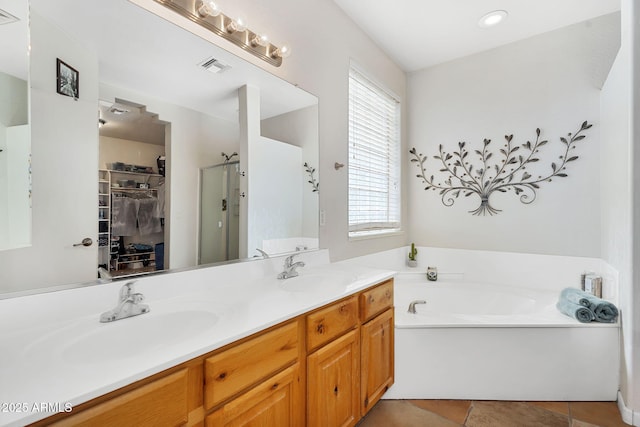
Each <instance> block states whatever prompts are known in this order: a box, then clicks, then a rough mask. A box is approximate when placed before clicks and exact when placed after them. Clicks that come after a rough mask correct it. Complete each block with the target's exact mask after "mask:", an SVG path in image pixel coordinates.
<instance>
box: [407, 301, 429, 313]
mask: <svg viewBox="0 0 640 427" xmlns="http://www.w3.org/2000/svg"><path fill="white" fill-rule="evenodd" d="M426 303H427V302H426V301H425V300H423V299H417V300H415V301H411V302H410V303H409V309H408V310H407V313H411V314H416V304H426Z"/></svg>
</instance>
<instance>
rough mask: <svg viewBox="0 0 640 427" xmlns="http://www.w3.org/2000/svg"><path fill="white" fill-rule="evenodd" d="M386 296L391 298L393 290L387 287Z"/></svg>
mask: <svg viewBox="0 0 640 427" xmlns="http://www.w3.org/2000/svg"><path fill="white" fill-rule="evenodd" d="M384 296H385V297H387V299H390V298H391V291H390V290H389V289H387V292H385V293H384Z"/></svg>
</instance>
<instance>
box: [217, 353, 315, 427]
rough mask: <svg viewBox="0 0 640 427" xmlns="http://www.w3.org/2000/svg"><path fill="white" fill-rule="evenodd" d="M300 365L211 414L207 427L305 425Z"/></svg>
mask: <svg viewBox="0 0 640 427" xmlns="http://www.w3.org/2000/svg"><path fill="white" fill-rule="evenodd" d="M298 376H299V365H298V364H295V365H293V366H291V367H289V368H287V369H285V370H284V371H282V372H281V373H279V374H277V375H274V376H273V377H272V378H270V379H268V380H267V381H265V382H263V383H262V384H260V385H258V386H256V387H254V388H252V389H251V390H250V391H248V392H246V393H245V394H243V395H241V396H240V397H238V398H236V399H234V400H232V401H231V402H229V403H227V404H225V405H224V406H222V407H221V408H220V409H218V410H217V411H215V412H214V413H213V414H211V415H209V416H208V417H207V419H206V425H207V427H221V426H225V427H231V426H234V427H237V426H260V427H287V426H289V427H297V426H301V425H303V424H304V421H303V420H304V413H303V412H302V411H301V409H300V408H302V407H303V405H301V399H302V393H301V390H300V378H299V377H298Z"/></svg>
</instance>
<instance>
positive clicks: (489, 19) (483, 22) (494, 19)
mask: <svg viewBox="0 0 640 427" xmlns="http://www.w3.org/2000/svg"><path fill="white" fill-rule="evenodd" d="M507 16H509V13H508V12H507V11H506V10H494V11H493V12H489V13H487V14H486V15H484V16H483V17H482V18H480V19H479V20H478V26H479V27H480V28H491V27H495V26H496V25H498V24H499V23H501V22H503V21H504V20H505V19H507Z"/></svg>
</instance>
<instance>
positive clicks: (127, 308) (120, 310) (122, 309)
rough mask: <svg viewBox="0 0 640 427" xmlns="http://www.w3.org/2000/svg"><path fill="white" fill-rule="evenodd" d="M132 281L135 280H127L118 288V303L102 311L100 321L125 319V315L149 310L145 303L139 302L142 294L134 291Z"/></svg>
mask: <svg viewBox="0 0 640 427" xmlns="http://www.w3.org/2000/svg"><path fill="white" fill-rule="evenodd" d="M134 283H135V281H134V282H128V283H126V284H125V285H123V286H122V288H120V297H119V300H118V305H117V306H116V308H114V309H113V310H109V311H107V312H104V313H102V314H101V315H100V322H102V323H107V322H113V321H115V320H120V319H126V318H127V317H132V316H137V315H139V314H144V313H148V312H149V311H150V308H149V306H148V305H147V304H140V303H141V302H142V301H144V295H142V294H140V293H136V292H135V290H134V288H133V285H134Z"/></svg>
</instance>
